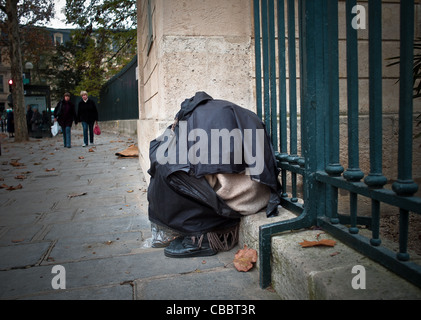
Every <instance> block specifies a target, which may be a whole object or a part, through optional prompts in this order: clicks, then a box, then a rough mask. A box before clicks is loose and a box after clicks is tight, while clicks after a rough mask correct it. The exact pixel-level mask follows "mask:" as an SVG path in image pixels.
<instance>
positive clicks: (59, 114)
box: [54, 92, 77, 148]
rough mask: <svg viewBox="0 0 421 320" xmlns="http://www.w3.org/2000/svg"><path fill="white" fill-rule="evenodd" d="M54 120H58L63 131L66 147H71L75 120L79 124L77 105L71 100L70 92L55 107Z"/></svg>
mask: <svg viewBox="0 0 421 320" xmlns="http://www.w3.org/2000/svg"><path fill="white" fill-rule="evenodd" d="M54 121H58V124H59V125H60V126H61V128H62V131H63V141H64V147H65V148H71V147H72V146H71V133H72V124H73V121H74V122H75V125H76V124H77V117H76V109H75V105H74V104H73V103H72V102H71V101H70V93H68V92H66V93H65V94H64V99H63V100H61V101H60V102H59V103H58V104H57V106H56V108H55V109H54Z"/></svg>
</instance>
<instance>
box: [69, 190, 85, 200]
mask: <svg viewBox="0 0 421 320" xmlns="http://www.w3.org/2000/svg"><path fill="white" fill-rule="evenodd" d="M84 195H86V192H82V193H72V194H69V195H68V197H69V198H70V199H71V198H76V197H80V196H84Z"/></svg>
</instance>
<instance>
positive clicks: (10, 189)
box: [6, 184, 23, 191]
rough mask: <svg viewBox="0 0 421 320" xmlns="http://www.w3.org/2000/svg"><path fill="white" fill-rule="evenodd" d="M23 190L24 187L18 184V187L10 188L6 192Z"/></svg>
mask: <svg viewBox="0 0 421 320" xmlns="http://www.w3.org/2000/svg"><path fill="white" fill-rule="evenodd" d="M22 188H23V187H22V185H21V184H18V185H17V186H16V187H14V186H10V187H8V188H7V189H6V190H9V191H13V190H19V189H22Z"/></svg>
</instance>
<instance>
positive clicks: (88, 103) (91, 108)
mask: <svg viewBox="0 0 421 320" xmlns="http://www.w3.org/2000/svg"><path fill="white" fill-rule="evenodd" d="M80 95H81V97H82V101H81V102H79V106H78V110H77V117H78V121H80V122H82V127H83V146H84V147H86V146H87V145H88V130H89V142H90V143H91V144H93V143H94V124H95V122H96V121H98V110H97V108H96V105H95V102H94V101H93V100H92V99H88V93H87V92H86V91H82V92H81V93H80Z"/></svg>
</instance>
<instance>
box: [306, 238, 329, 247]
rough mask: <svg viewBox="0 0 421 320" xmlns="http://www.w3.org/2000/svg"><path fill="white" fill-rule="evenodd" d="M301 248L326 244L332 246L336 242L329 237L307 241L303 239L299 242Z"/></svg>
mask: <svg viewBox="0 0 421 320" xmlns="http://www.w3.org/2000/svg"><path fill="white" fill-rule="evenodd" d="M299 244H300V245H301V246H302V247H303V248H309V247H315V246H326V247H334V246H335V244H336V241H335V240H330V239H322V240H318V241H307V240H304V241H303V242H300V243H299Z"/></svg>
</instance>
